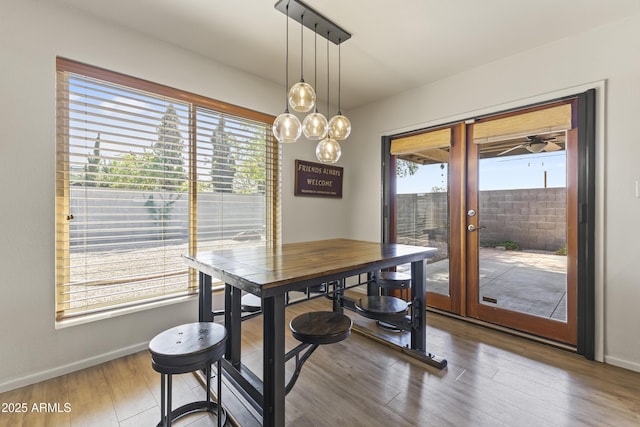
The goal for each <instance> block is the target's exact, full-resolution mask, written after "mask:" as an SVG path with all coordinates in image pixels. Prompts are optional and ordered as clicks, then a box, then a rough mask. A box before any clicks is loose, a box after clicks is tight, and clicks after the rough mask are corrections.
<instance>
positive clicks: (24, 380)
mask: <svg viewBox="0 0 640 427" xmlns="http://www.w3.org/2000/svg"><path fill="white" fill-rule="evenodd" d="M148 347H149V342H148V341H147V342H143V343H139V344H135V345H132V346H129V347H124V348H121V349H118V350H114V351H110V352H108V353H103V354H99V355H97V356H93V357H89V358H87V359H83V360H78V361H76V362H73V363H69V364H66V365H62V366H56V367H55V368H52V369H47V370H44V371H40V372H35V373H33V374H29V375H26V376H23V377H19V378H13V379H11V380H8V381H5V382H3V383H0V393H4V392H5V391H9V390H14V389H16V388H20V387H24V386H28V385H31V384H35V383H39V382H41V381H46V380H49V379H51V378H56V377H59V376H61V375H65V374H69V373H71V372H75V371H79V370H81V369H86V368H89V367H91V366H95V365H99V364H100V363H104V362H108V361H110V360H113V359H117V358H119V357H124V356H128V355H130V354H133V353H137V352H139V351H142V350H145V349H147V348H148Z"/></svg>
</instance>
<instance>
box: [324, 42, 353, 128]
mask: <svg viewBox="0 0 640 427" xmlns="http://www.w3.org/2000/svg"><path fill="white" fill-rule="evenodd" d="M341 43H342V40H338V114H337V115H335V116H333V117H332V118H331V120H329V133H330V134H331V136H333V138H334V139H335V140H336V141H342V140H344V139H347V137H348V136H349V134H350V133H351V121H350V120H349V119H348V118H347V117H346V116H343V115H342V111H341V110H340V91H341V87H340V79H341V74H342V73H341V58H342V53H341Z"/></svg>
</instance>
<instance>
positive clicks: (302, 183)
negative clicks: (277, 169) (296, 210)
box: [294, 160, 344, 198]
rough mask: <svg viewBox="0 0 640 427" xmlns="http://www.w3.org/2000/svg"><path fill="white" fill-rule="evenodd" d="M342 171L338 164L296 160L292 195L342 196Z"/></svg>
mask: <svg viewBox="0 0 640 427" xmlns="http://www.w3.org/2000/svg"><path fill="white" fill-rule="evenodd" d="M343 172H344V169H343V168H341V167H338V166H329V165H324V164H322V163H312V162H305V161H304V160H296V174H295V176H296V183H295V190H294V195H296V196H316V197H335V198H342V177H343Z"/></svg>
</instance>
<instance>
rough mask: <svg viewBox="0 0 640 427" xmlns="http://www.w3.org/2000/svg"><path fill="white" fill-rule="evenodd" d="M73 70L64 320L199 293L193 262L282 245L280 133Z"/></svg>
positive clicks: (61, 271) (64, 101)
mask: <svg viewBox="0 0 640 427" xmlns="http://www.w3.org/2000/svg"><path fill="white" fill-rule="evenodd" d="M63 68H64V69H62V70H61V69H60V68H59V70H58V90H57V93H58V98H57V115H58V117H57V124H58V131H57V161H56V166H57V168H56V172H57V175H56V291H57V292H56V312H57V318H58V319H64V318H68V317H72V316H81V315H86V314H91V313H95V312H99V311H105V310H112V309H116V308H122V307H126V306H131V305H137V304H143V303H147V302H151V301H157V300H162V299H167V298H174V297H177V296H183V295H187V294H190V293H195V292H197V283H196V280H195V274H191V275H190V274H189V272H188V269H187V268H186V266H185V264H184V262H183V261H182V258H181V255H182V254H186V253H192V254H193V253H194V252H195V251H197V250H202V249H205V248H215V247H220V246H224V245H225V244H226V245H228V244H234V245H255V244H270V243H271V242H272V240H273V238H274V236H277V234H274V230H277V229H278V227H277V226H274V225H273V223H270V222H269V221H271V220H272V219H273V218H274V213H273V212H276V217H277V218H279V215H277V212H278V209H277V206H276V205H273V204H272V205H269V203H271V202H272V201H273V196H272V195H271V194H267V193H268V192H270V191H274V190H275V191H278V190H279V186H278V185H277V184H276V185H274V181H272V180H271V178H272V177H274V176H275V177H279V173H277V169H278V168H279V160H278V159H279V153H277V152H276V153H275V155H274V153H272V152H271V149H272V148H273V147H276V149H277V145H274V144H272V143H271V140H272V137H271V135H270V130H269V127H270V125H268V124H266V123H261V122H259V121H254V120H249V119H245V118H243V117H238V116H234V115H232V114H228V113H219V112H216V111H215V110H213V109H206V108H202V107H199V106H198V105H196V104H195V103H194V102H185V101H184V100H182V99H179V98H180V97H168V96H166V95H164V94H160V95H159V94H154V93H152V92H151V91H149V90H140V89H136V88H133V87H127V86H126V85H122V84H118V83H113V82H110V81H107V80H103V79H98V78H94V77H89V76H86V75H82V74H79V73H76V72H72V71H69V70H68V67H63ZM85 68H86V66H85ZM98 74H99V75H100V76H101V77H102V76H103V75H104V74H105V73H102V72H101V73H98ZM107 74H108V73H107ZM143 83H144V84H143V86H144V87H145V89H147V88H148V87H153V85H152V84H149V83H148V82H143ZM187 98H189V97H187ZM191 98H193V97H191ZM196 99H197V98H196ZM196 111H197V113H196ZM272 158H274V159H275V161H272V162H268V160H269V159H272ZM192 160H193V161H192ZM274 167H275V168H276V172H275V173H274V172H273V171H272V170H270V168H274ZM276 198H277V197H276ZM274 206H276V209H275V210H274Z"/></svg>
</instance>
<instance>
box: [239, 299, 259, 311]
mask: <svg viewBox="0 0 640 427" xmlns="http://www.w3.org/2000/svg"><path fill="white" fill-rule="evenodd" d="M240 304H241V305H240V309H241V310H242V311H244V312H245V313H257V312H258V311H260V310H262V300H261V299H260V297H259V296H257V295H253V294H244V295H243V296H242V298H240Z"/></svg>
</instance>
